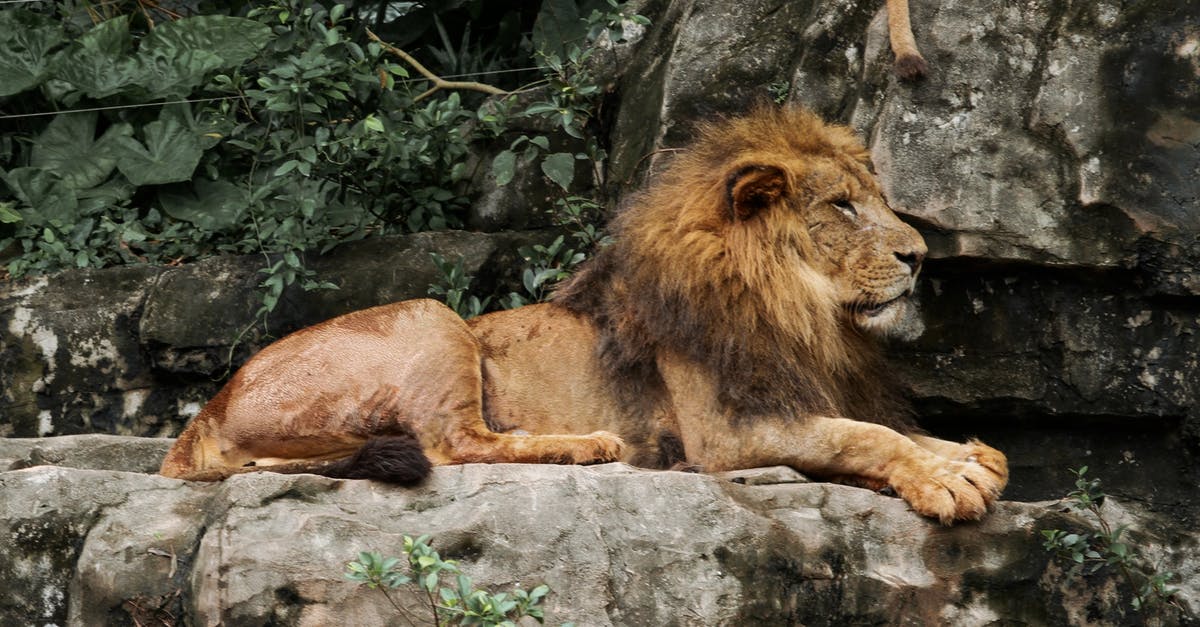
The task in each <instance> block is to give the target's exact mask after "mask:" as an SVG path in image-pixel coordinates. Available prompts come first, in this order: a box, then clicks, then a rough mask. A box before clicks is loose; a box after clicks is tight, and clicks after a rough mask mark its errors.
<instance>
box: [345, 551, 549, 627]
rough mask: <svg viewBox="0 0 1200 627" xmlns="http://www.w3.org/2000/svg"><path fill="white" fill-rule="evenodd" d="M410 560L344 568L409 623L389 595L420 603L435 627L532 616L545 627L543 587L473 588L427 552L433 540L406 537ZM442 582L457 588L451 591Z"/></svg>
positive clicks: (501, 626)
mask: <svg viewBox="0 0 1200 627" xmlns="http://www.w3.org/2000/svg"><path fill="white" fill-rule="evenodd" d="M404 555H405V557H406V558H407V559H400V558H395V557H389V558H385V557H383V556H382V555H381V554H379V553H367V552H364V553H359V554H358V559H357V560H355V561H352V562H350V563H348V564H346V578H347V579H349V580H350V581H353V582H356V583H358V584H360V585H365V586H367V587H368V588H371V589H373V590H379V591H380V592H381V593H383V595H384V596H385V597H386V598H387V600H388V602H389V603H391V604H392V606H393V607H395V608H396V610H397V611H398V612H400V613H402V614H404V615H405V616H406V617H408V618H410V619H411V618H414V616H413V615H412V612H411V611H410V610H409V609H407V608H405V607H404V606H402V605H400V603H398V602H397V600H396V598H395V597H393V596H392V594H391V593H390V592H389V590H396V589H398V588H401V587H405V586H407V588H408V589H409V590H410V591H412V592H414V593H415V594H416V596H417V597H418V598H422V599H423V602H424V604H425V606H426V608H427V609H428V610H429V612H430V617H431V619H432V620H431V622H430V624H432V625H438V626H441V625H483V626H488V627H492V626H495V627H508V626H514V627H515V625H516V624H517V621H519V620H520V619H521V618H522V617H525V616H528V617H530V618H532V619H534V620H536V621H537V622H538V623H541V622H543V620H544V618H545V610H544V609H543V608H542V601H543V599H544V598H545V597H546V595H547V594H548V593H549V592H550V588H549V587H548V586H545V585H541V586H538V587H536V588H534V589H533V590H530V591H525V590H522V589H520V588H516V589H514V590H513V591H512V592H511V593H503V592H502V593H496V594H493V593H491V592H488V591H486V590H479V589H476V588H475V587H474V585H473V584H472V582H471V578H470V577H467V576H466V575H464V574H463V573H462V572H461V571H460V570H459V569H458V563H457V562H455V561H454V560H443V559H442V558H441V556H440V555H438V552H437V551H435V550H433V548H432V547H430V546H429V536H427V535H425V536H421V537H419V538H415V539H414V538H412V537H411V536H404ZM443 578H447V579H450V580H451V581H452V582H453V583H451V584H449V585H447V584H446V583H445V582H443Z"/></svg>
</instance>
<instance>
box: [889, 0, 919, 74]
mask: <svg viewBox="0 0 1200 627" xmlns="http://www.w3.org/2000/svg"><path fill="white" fill-rule="evenodd" d="M887 12H888V39H890V40H891V43H892V52H893V53H894V54H895V55H896V63H895V66H894V67H895V71H896V75H897V76H899V77H900V78H902V79H904V80H909V81H912V80H917V79H919V78H923V77H924V76H925V75H926V74H928V73H929V64H928V63H926V62H925V57H923V56H921V51H920V50H918V49H917V40H916V38H915V37H913V32H912V23H911V22H910V21H909V16H908V0H887Z"/></svg>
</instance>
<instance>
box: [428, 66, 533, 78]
mask: <svg viewBox="0 0 1200 627" xmlns="http://www.w3.org/2000/svg"><path fill="white" fill-rule="evenodd" d="M545 69H548V68H547V67H546V66H544V65H535V66H533V67H519V68H513V69H511V70H491V71H488V72H468V73H466V74H449V75H447V76H442V77H441V78H466V77H468V76H488V75H491V74H510V73H512V72H529V71H531V70H545Z"/></svg>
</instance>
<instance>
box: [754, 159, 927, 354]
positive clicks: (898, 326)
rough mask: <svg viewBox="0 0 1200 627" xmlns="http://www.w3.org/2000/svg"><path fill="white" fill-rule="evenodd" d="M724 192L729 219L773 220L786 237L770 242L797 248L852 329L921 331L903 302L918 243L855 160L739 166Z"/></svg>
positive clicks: (921, 253)
mask: <svg viewBox="0 0 1200 627" xmlns="http://www.w3.org/2000/svg"><path fill="white" fill-rule="evenodd" d="M730 194H731V201H732V204H733V206H734V216H735V218H740V219H741V220H762V221H765V222H774V225H773V228H772V231H773V232H776V233H789V234H790V236H789V237H781V238H776V239H775V241H774V245H775V246H778V247H780V248H781V249H787V248H789V247H795V248H798V249H800V252H801V254H800V261H801V262H802V263H803V264H805V265H807V266H809V267H810V268H812V269H814V270H816V271H817V272H818V273H819V274H820V275H822V276H823V277H824V278H825V279H827V280H828V282H829V283H830V285H831V288H832V291H833V298H834V299H835V300H836V302H837V303H838V304H839V305H840V306H841V307H842V309H843V310H844V312H845V315H846V316H847V317H848V318H849V320H850V321H851V322H852V323H853V324H854V325H855V326H857V327H858V328H860V329H862V330H864V331H867V332H869V333H871V334H873V335H878V336H888V337H896V338H899V339H914V338H915V337H917V336H918V335H920V334H921V332H922V331H923V330H924V326H923V324H922V322H921V319H920V315H919V312H918V309H917V305H916V302H915V301H914V300H913V299H912V298H910V297H911V296H912V293H913V287H914V284H915V281H916V278H917V273H918V272H919V271H920V269H921V262H922V261H923V260H924V258H925V254H926V252H927V249H926V246H925V241H924V240H923V239H922V238H921V235H920V234H919V233H917V231H916V230H915V229H913V228H912V227H910V226H909V225H907V224H905V223H903V222H901V221H900V219H899V218H897V217H896V214H895V213H893V212H892V210H891V209H890V208H889V207H888V206H887V203H886V202H885V201H884V199H883V196H882V195H881V194H880V191H879V186H878V185H877V183H876V182H875V179H874V177H873V176H872V175H871V173H870V172H869V171H868V170H867V168H866V166H865V165H864V164H863V162H862V161H860V160H858V159H853V158H848V156H834V157H817V158H812V157H810V158H807V159H804V160H803V161H796V162H789V161H778V162H775V163H772V164H769V165H762V164H757V165H754V166H749V167H741V168H738V169H737V170H735V172H734V174H733V176H732V177H731V178H730ZM735 221H737V220H736V219H735ZM781 252H782V253H783V254H782V255H781V256H782V257H786V256H787V254H786V251H782V250H781Z"/></svg>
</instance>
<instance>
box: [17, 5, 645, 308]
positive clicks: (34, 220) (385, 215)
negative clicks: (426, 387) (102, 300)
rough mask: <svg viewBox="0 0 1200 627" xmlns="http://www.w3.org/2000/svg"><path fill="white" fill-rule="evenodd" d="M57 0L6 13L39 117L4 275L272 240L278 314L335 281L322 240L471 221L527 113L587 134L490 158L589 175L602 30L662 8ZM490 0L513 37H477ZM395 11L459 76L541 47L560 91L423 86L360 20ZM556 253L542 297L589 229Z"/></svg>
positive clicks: (510, 172)
mask: <svg viewBox="0 0 1200 627" xmlns="http://www.w3.org/2000/svg"><path fill="white" fill-rule="evenodd" d="M400 4H403V3H400ZM568 5H570V8H568ZM54 6H55V5H49V4H47V5H46V6H42V5H41V4H33V5H30V6H29V7H26V6H24V5H22V6H20V7H17V8H12V9H5V10H0V107H2V108H3V109H4V111H5V115H9V116H12V115H16V116H18V117H14V118H12V119H13V120H14V122H13V123H12V124H6V125H5V127H4V128H3V130H0V262H2V263H3V264H4V270H5V271H7V274H8V275H10V276H14V277H19V276H22V275H25V274H30V273H41V272H50V271H54V270H58V269H61V268H67V267H101V266H107V265H115V264H124V263H179V262H185V261H190V260H195V259H199V258H203V257H207V256H211V255H214V254H222V253H236V254H246V253H258V254H261V255H262V256H263V269H262V283H261V288H262V291H261V294H262V307H261V308H260V309H259V313H260V314H261V315H262V316H263V317H264V318H263V319H264V321H265V316H266V315H267V314H268V313H270V312H271V311H272V310H273V309H274V308H275V306H276V304H277V303H278V301H279V299H280V298H281V297H282V295H283V293H284V292H285V290H286V289H287V288H288V287H289V286H292V285H298V286H300V287H302V288H304V289H320V288H333V287H335V286H333V285H331V284H329V283H327V282H323V281H321V280H319V278H318V277H316V276H315V275H314V274H313V273H312V272H311V271H310V270H309V269H307V267H306V265H305V255H304V253H305V252H306V251H316V252H325V251H328V250H329V249H330V248H332V247H334V246H336V245H338V244H339V243H342V242H347V241H352V240H356V239H360V238H363V237H368V236H372V235H378V234H386V233H406V232H416V231H423V230H430V229H445V228H457V227H460V226H462V217H463V214H464V211H465V209H466V206H467V200H466V195H467V193H468V191H469V190H468V188H467V184H468V181H469V179H470V176H471V172H469V171H468V164H469V163H471V161H470V159H469V149H470V144H471V142H472V141H474V140H476V139H480V140H483V141H491V140H495V139H496V138H499V137H502V136H504V135H505V133H506V132H507V128H508V124H509V121H510V120H512V119H514V118H515V117H534V118H540V119H544V120H549V121H550V122H551V123H552V124H553V125H555V126H556V127H558V128H561V129H562V130H563V131H564V132H566V133H567V134H568V135H570V136H572V137H575V138H580V139H582V144H581V145H582V147H581V148H580V147H576V148H574V149H572V150H566V149H563V148H557V147H554V148H553V149H552V142H551V140H550V138H549V137H547V136H543V135H536V136H521V137H518V138H517V139H516V140H512V142H511V144H510V145H509V147H508V149H507V150H504V151H502V152H501V153H500V155H499V156H498V157H497V158H496V159H495V161H494V162H493V163H492V164H491V169H492V172H493V173H494V174H495V175H496V178H497V180H498V181H500V182H501V183H502V184H504V183H507V182H508V181H511V180H512V179H513V177H514V175H515V172H516V169H517V168H518V167H520V168H533V167H536V168H537V170H535V171H540V172H541V173H543V174H544V175H545V176H546V177H547V179H548V180H550V181H552V182H553V183H554V184H555V185H556V186H557V187H558V188H561V189H562V190H563V194H564V196H563V200H564V201H565V200H566V199H567V198H568V197H567V190H568V189H580V188H586V187H589V186H590V183H591V182H592V181H587V182H583V183H582V184H581V180H580V179H581V177H580V176H579V174H580V173H582V172H584V171H585V170H586V169H588V168H592V169H596V168H598V167H599V164H600V163H602V161H603V160H604V159H605V156H606V155H605V154H604V151H603V149H602V148H600V146H599V144H598V142H597V141H596V140H595V139H594V138H593V137H591V136H590V134H589V130H588V125H589V124H588V123H589V120H591V119H592V117H593V115H594V109H595V98H596V96H598V95H599V92H600V88H599V87H598V85H597V84H596V80H595V79H594V77H592V76H591V75H590V73H589V70H588V69H587V59H588V58H589V56H590V55H591V51H590V42H591V41H592V40H594V39H595V38H597V37H600V36H602V35H605V34H607V36H608V37H609V38H611V39H613V40H620V38H621V37H622V36H623V31H622V28H623V25H624V24H628V23H631V22H632V23H645V18H642V17H640V16H634V15H627V14H625V13H623V10H622V9H621V5H619V4H617V3H616V2H615V1H613V0H607V1H606V2H596V1H595V0H578V2H576V1H574V0H544V2H542V3H541V5H540V7H539V10H538V12H537V21H536V22H534V29H533V30H534V33H533V36H532V38H530V37H527V36H522V35H521V26H520V24H521V23H522V19H523V18H521V16H522V15H524V14H531V13H530V11H529V9H521V8H519V3H513V4H512V5H511V6H510V8H504V9H495V8H487V7H485V3H484V2H483V1H482V0H464V1H462V2H455V3H449V4H447V5H445V6H444V7H432V6H431V7H425V6H423V5H416V4H413V5H405V6H403V7H401V6H399V5H397V6H392V4H388V5H386V8H387V11H383V8H384V5H382V4H381V5H372V6H375V7H376V8H377V9H379V10H378V11H376V9H368V8H367V5H360V3H355V4H354V5H352V6H351V8H349V9H348V8H346V6H343V5H330V4H323V3H319V2H314V1H312V0H274V1H272V2H267V3H230V4H229V5H228V8H229V9H228V10H230V11H231V12H236V11H237V10H238V7H239V6H241V7H242V13H241V14H240V15H215V14H214V15H199V16H190V17H179V16H177V15H174V14H171V13H169V12H167V11H165V10H162V9H159V8H157V7H154V6H150V5H147V4H145V3H137V2H132V1H128V0H118V1H116V2H111V3H103V4H96V3H88V2H65V3H61V4H58V5H56V6H57V10H58V11H59V12H60V13H59V14H58V15H53V14H49V13H47V11H53V10H55V9H54V8H53V7H54ZM487 11H492V12H493V13H491V14H495V12H496V11H500V12H501V14H502V15H503V18H502V19H500V20H499V22H500V25H499V26H498V27H494V26H493V25H484V26H480V30H481V31H482V30H486V32H489V33H493V32H494V33H496V34H497V35H498V36H500V35H502V37H499V39H498V41H499V40H503V42H504V43H503V44H502V47H498V48H490V47H488V46H485V45H482V44H481V43H480V42H481V41H484V40H483V39H482V38H480V37H473V36H472V34H471V33H472V30H471V28H470V27H471V24H472V22H471V21H470V19H478V20H480V21H479V22H478V23H483V22H484V20H485V17H486V15H491V14H489V13H486V12H487ZM522 11H524V12H525V13H522ZM464 12H465V14H466V15H468V16H474V18H470V19H468V21H467V23H466V28H464V29H462V30H459V31H457V32H459V33H461V35H459V36H452V35H451V34H450V31H448V30H447V28H446V26H445V25H444V24H443V22H442V20H441V16H447V17H449V16H452V15H453V16H455V19H461V18H462V15H463V14H464ZM376 13H378V17H379V19H382V18H383V16H384V15H385V14H386V15H387V16H388V17H387V19H388V20H391V21H390V22H389V24H390V25H391V28H392V32H395V33H399V35H398V36H400V37H402V38H404V37H406V38H408V40H409V41H411V40H412V39H413V38H414V37H415V38H424V39H422V41H426V42H427V43H428V42H429V40H430V37H431V36H433V35H434V34H436V38H435V40H434V41H435V42H436V45H433V46H431V47H430V48H429V49H428V50H429V52H428V54H429V55H431V56H432V57H433V59H434V61H433V63H432V64H431V65H432V66H433V67H435V68H440V69H441V70H442V71H446V72H460V71H466V72H472V71H487V70H491V69H493V68H499V67H502V66H504V64H505V63H508V62H510V61H509V60H506V59H502V58H501V56H500V55H501V54H513V53H514V51H516V50H517V49H518V48H519V45H520V44H519V42H525V44H524V45H526V46H529V47H530V48H529V49H527V51H526V54H531V55H534V60H535V61H537V62H538V63H539V64H541V65H543V66H544V67H545V70H543V75H542V79H541V80H540V81H539V82H538V83H537V84H535V85H534V87H536V88H537V89H538V92H537V93H539V94H541V95H542V96H541V97H539V98H535V102H533V103H532V104H530V105H529V106H525V107H523V108H518V107H517V105H516V103H517V99H516V98H515V97H500V98H491V99H488V100H486V101H484V100H483V97H482V96H480V95H479V94H473V93H469V92H468V93H464V94H459V93H458V92H445V91H443V92H438V93H437V94H436V97H430V98H427V99H423V100H420V101H419V102H418V101H416V97H417V95H418V94H421V93H422V92H424V91H425V90H426V89H427V88H428V82H427V81H425V80H423V79H420V78H414V76H412V75H410V71H409V69H408V68H407V67H406V66H404V65H401V64H400V62H398V61H396V60H394V59H393V58H391V57H389V56H388V54H387V52H386V51H385V50H384V49H383V47H382V46H380V45H379V44H377V43H368V42H367V40H366V37H365V34H364V28H363V25H362V24H361V23H360V22H359V21H358V19H359V17H360V16H362V17H364V18H365V17H370V18H371V19H372V20H375V19H376V17H377V15H376ZM510 18H513V19H510ZM406 24H410V25H406ZM460 24H461V22H460ZM375 25H376V26H378V25H379V23H378V22H375ZM539 25H540V26H539ZM496 28H498V29H499V30H498V31H497V30H495V29H496ZM488 29H491V30H488ZM556 33H557V34H556ZM523 63H524V64H528V60H526V61H524V62H523ZM481 101H482V102H481ZM485 167H486V165H485ZM571 202H575V201H571ZM588 202H592V203H593V204H594V201H591V200H589V201H588ZM592 228H593V229H594V227H592ZM595 239H597V238H596V237H592V238H591V240H595ZM591 240H589V243H588V245H589V246H590V244H591V243H592V242H591ZM550 248H551V247H546V248H545V250H532V251H531V253H530V255H529V258H530V259H531V263H532V264H534V265H533V266H531V267H533V268H534V274H533V278H534V279H535V280H534V281H530V282H528V285H527V286H526V287H527V288H532V292H534V293H531V294H530V295H529V296H530V297H531V298H540V297H541V296H542V295H544V294H545V293H546V289H545V288H546V287H548V286H549V284H550V283H552V282H553V281H554V280H557V279H558V278H560V276H562V275H561V274H560V273H558V272H555V273H550V272H549V270H550V269H552V268H557V269H566V270H567V271H569V268H570V266H572V265H574V263H576V262H575V261H573V260H574V259H575V258H576V257H577V253H576V252H572V251H569V250H567V249H575V250H579V251H582V250H584V249H585V246H584V245H583V244H582V243H577V245H573V246H569V247H562V246H560V247H554V248H555V249H554V250H553V251H551V250H550ZM568 252H570V254H567V253H568ZM547 256H549V257H547ZM442 262H444V260H442ZM442 262H439V266H440V267H442V272H443V275H445V279H446V281H448V283H446V285H445V287H444V288H443V289H442V291H441V292H434V293H436V294H438V295H441V296H444V297H446V298H448V299H449V298H451V297H452V296H453V297H454V298H456V299H457V300H456V301H455V302H456V305H455V308H456V310H458V311H460V313H463V314H464V315H474V314H476V313H478V312H479V311H482V310H483V309H484V308H485V307H487V306H488V305H489V304H492V302H493V301H491V300H490V299H487V298H485V299H482V300H480V299H479V298H477V297H472V296H470V295H469V294H467V293H466V288H467V286H466V284H462V282H463V280H464V279H465V280H466V281H467V282H468V283H469V277H465V275H462V274H461V272H460V274H459V275H453V273H452V268H450V269H447V268H446V267H443V266H442ZM539 277H540V280H538V279H539Z"/></svg>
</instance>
